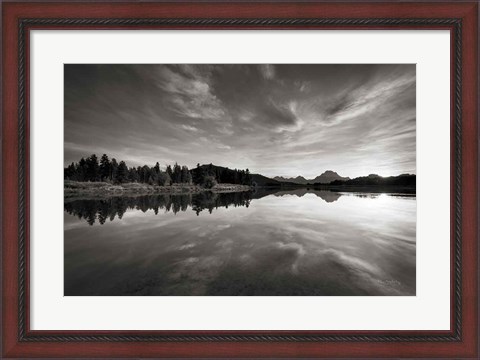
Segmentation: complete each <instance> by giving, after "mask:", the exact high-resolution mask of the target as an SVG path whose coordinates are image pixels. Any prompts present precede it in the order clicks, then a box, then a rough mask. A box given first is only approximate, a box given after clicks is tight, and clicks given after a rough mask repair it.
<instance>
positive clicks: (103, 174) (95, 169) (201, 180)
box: [64, 154, 252, 188]
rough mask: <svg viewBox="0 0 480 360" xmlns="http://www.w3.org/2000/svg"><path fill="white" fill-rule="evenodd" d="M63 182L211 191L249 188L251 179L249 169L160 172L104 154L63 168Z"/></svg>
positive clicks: (182, 168)
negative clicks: (180, 186)
mask: <svg viewBox="0 0 480 360" xmlns="http://www.w3.org/2000/svg"><path fill="white" fill-rule="evenodd" d="M64 180H72V181H81V182H85V181H88V182H110V183H112V184H122V183H132V182H133V183H145V184H149V185H158V186H170V185H172V184H196V185H201V186H203V187H206V188H212V187H213V186H215V185H216V184H217V183H226V184H240V185H251V183H252V176H251V174H250V172H249V170H248V169H246V170H237V169H233V170H232V169H229V168H224V167H219V166H214V165H212V164H209V165H200V164H197V167H196V168H194V169H191V170H189V169H188V167H187V166H185V165H183V166H180V165H179V164H177V163H175V164H174V165H173V166H172V165H167V166H166V167H165V168H164V169H161V168H160V164H159V163H158V162H157V163H156V164H155V166H153V167H150V166H148V165H143V166H138V167H128V166H127V164H126V163H125V161H120V162H118V161H117V160H116V159H115V158H112V159H111V160H110V159H109V157H108V156H107V155H106V154H103V155H102V157H101V158H100V160H98V157H97V156H96V155H95V154H92V155H91V156H89V157H88V158H86V159H85V158H81V159H80V161H79V162H77V163H74V162H72V163H71V164H70V165H68V166H67V167H66V168H64Z"/></svg>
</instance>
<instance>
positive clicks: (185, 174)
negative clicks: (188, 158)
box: [181, 166, 192, 184]
mask: <svg viewBox="0 0 480 360" xmlns="http://www.w3.org/2000/svg"><path fill="white" fill-rule="evenodd" d="M181 182H182V183H184V184H191V183H192V174H190V171H188V167H186V166H182V174H181Z"/></svg>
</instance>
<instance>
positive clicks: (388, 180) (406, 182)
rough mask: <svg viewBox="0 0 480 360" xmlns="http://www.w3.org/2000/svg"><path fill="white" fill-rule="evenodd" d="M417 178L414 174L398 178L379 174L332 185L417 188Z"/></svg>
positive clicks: (335, 182) (334, 182)
mask: <svg viewBox="0 0 480 360" xmlns="http://www.w3.org/2000/svg"><path fill="white" fill-rule="evenodd" d="M416 181H417V176H416V175H414V174H402V175H398V176H387V177H383V176H380V175H377V174H370V175H368V176H361V177H357V178H355V179H351V180H346V181H341V180H339V181H333V182H332V183H331V184H330V185H340V186H403V187H413V188H414V187H415V186H416Z"/></svg>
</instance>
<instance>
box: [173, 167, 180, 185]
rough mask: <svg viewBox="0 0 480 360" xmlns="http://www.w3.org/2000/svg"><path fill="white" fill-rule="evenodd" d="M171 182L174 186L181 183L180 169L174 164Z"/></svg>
mask: <svg viewBox="0 0 480 360" xmlns="http://www.w3.org/2000/svg"><path fill="white" fill-rule="evenodd" d="M172 180H173V182H174V183H176V184H179V183H181V182H182V168H181V167H180V165H178V164H177V163H175V165H174V166H173V178H172Z"/></svg>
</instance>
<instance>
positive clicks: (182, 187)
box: [63, 181, 253, 199]
mask: <svg viewBox="0 0 480 360" xmlns="http://www.w3.org/2000/svg"><path fill="white" fill-rule="evenodd" d="M252 189H253V187H252V186H249V185H238V184H217V185H215V186H214V187H213V188H211V189H206V188H203V187H201V186H198V185H193V184H173V185H170V186H159V185H148V184H142V183H125V184H121V185H114V184H110V183H107V182H77V181H64V187H63V196H64V199H68V198H75V197H79V196H91V197H105V196H107V197H108V196H136V195H156V194H160V195H162V194H164V195H168V194H171V195H180V194H199V193H202V192H213V193H228V192H243V191H250V190H252Z"/></svg>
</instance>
